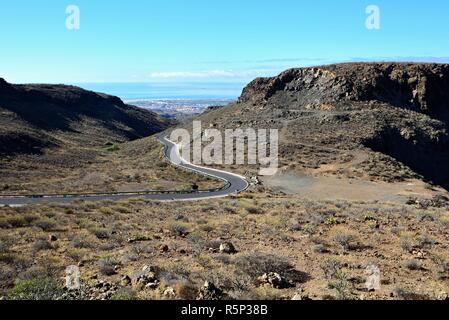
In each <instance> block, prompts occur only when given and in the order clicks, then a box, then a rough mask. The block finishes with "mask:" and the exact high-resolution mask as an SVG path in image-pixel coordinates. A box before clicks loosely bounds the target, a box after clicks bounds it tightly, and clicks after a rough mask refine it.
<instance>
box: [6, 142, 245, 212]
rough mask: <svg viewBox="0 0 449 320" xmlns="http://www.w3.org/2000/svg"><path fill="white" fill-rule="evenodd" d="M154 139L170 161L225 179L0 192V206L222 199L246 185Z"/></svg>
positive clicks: (231, 174) (233, 176) (237, 176)
mask: <svg viewBox="0 0 449 320" xmlns="http://www.w3.org/2000/svg"><path fill="white" fill-rule="evenodd" d="M157 139H158V141H159V142H161V143H162V144H163V145H164V155H165V157H166V158H167V159H168V160H170V162H171V163H172V164H173V165H175V166H177V167H179V168H181V169H185V170H188V171H192V172H196V173H198V174H202V175H205V176H209V177H213V178H216V179H219V180H222V181H224V182H225V185H224V187H222V188H219V189H211V190H204V191H197V192H191V191H185V192H183V191H152V190H149V191H139V192H115V193H86V194H81V193H79V194H47V195H45V194H41V195H29V196H26V195H23V196H22V195H3V196H0V206H5V205H10V206H19V205H28V204H38V203H70V202H72V201H77V200H83V201H105V200H113V201H114V200H124V199H129V198H141V199H146V200H157V201H197V200H203V199H212V198H222V197H226V196H229V195H231V194H235V193H239V192H242V191H244V190H246V189H247V188H248V187H249V184H248V182H247V181H246V179H245V178H244V177H243V176H240V175H237V174H233V173H230V172H226V171H221V170H216V169H211V168H206V167H201V166H197V165H194V164H191V163H189V162H187V161H185V160H184V159H183V158H182V157H181V155H180V153H179V146H178V145H176V144H175V143H173V142H172V141H170V140H168V138H167V137H165V136H163V135H158V136H157Z"/></svg>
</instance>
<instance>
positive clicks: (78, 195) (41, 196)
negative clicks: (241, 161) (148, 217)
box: [0, 139, 231, 199]
mask: <svg viewBox="0 0 449 320" xmlns="http://www.w3.org/2000/svg"><path fill="white" fill-rule="evenodd" d="M158 140H159V139H158ZM159 142H161V143H162V141H160V140H159ZM162 144H163V143H162ZM168 151H169V147H168V146H167V145H166V144H164V156H165V157H166V158H167V159H168V160H170V157H169V155H168V154H167V153H168ZM170 163H171V164H172V165H174V166H176V167H178V168H181V169H183V170H186V171H190V172H195V173H197V174H201V175H203V176H208V177H211V178H214V179H217V180H221V181H223V182H226V183H225V184H224V185H223V186H222V187H220V188H213V189H206V190H142V191H129V192H87V193H86V192H83V193H66V194H58V193H53V194H28V195H27V194H0V199H26V198H32V199H45V198H61V199H65V198H75V199H83V198H86V199H88V198H93V197H108V196H125V197H128V196H145V195H152V194H202V193H215V192H220V191H223V190H226V189H229V188H230V187H231V183H230V182H229V181H227V180H226V179H224V178H221V177H219V176H216V175H213V174H209V173H206V172H202V171H200V170H196V169H193V168H187V167H185V166H183V165H182V164H176V163H174V162H172V161H170Z"/></svg>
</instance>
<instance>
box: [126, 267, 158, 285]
mask: <svg viewBox="0 0 449 320" xmlns="http://www.w3.org/2000/svg"><path fill="white" fill-rule="evenodd" d="M131 284H132V286H133V287H134V288H136V289H139V290H142V289H144V288H146V289H155V288H157V287H158V286H159V280H158V279H157V276H156V272H155V268H153V267H150V266H144V267H143V268H142V271H140V272H138V273H137V274H135V275H134V277H133V278H132V279H131Z"/></svg>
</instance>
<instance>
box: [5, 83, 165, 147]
mask: <svg viewBox="0 0 449 320" xmlns="http://www.w3.org/2000/svg"><path fill="white" fill-rule="evenodd" d="M168 124H169V123H168V122H167V121H165V120H163V119H161V118H160V117H158V116H157V115H156V114H154V113H152V112H149V111H147V110H144V109H140V108H137V107H133V106H129V105H126V104H124V103H123V102H122V101H121V100H120V99H119V98H117V97H113V96H108V95H104V94H100V93H95V92H90V91H86V90H83V89H81V88H77V87H73V86H64V85H12V84H9V83H7V82H6V81H5V80H3V79H0V153H1V154H3V155H8V154H15V153H35V152H39V151H40V150H41V149H42V148H44V147H52V146H58V145H62V143H63V142H62V141H63V140H64V141H66V142H67V141H73V142H75V143H80V144H84V143H86V144H89V145H101V144H102V143H103V144H104V143H105V142H107V141H126V140H132V139H136V138H140V137H144V136H149V135H151V134H153V133H156V132H158V131H161V130H163V129H165V128H166V127H167V126H168ZM62 135H63V136H64V137H63V139H61V136H62ZM70 135H72V136H70Z"/></svg>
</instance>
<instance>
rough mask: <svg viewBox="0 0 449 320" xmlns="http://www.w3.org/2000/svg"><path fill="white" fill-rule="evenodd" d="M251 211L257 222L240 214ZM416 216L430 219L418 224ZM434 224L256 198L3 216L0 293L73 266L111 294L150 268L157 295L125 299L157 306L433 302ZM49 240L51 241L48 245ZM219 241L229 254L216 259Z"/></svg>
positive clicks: (399, 210)
mask: <svg viewBox="0 0 449 320" xmlns="http://www.w3.org/2000/svg"><path fill="white" fill-rule="evenodd" d="M205 207H207V208H208V210H203V209H204V208H205ZM256 207H257V208H259V211H258V212H257V214H252V213H250V212H248V210H247V209H248V208H256ZM424 213H425V214H427V215H431V216H432V217H434V219H424V220H420V222H419V223H418V221H417V220H418V219H419V217H422V214H424ZM446 215H447V212H446V211H445V210H443V209H426V210H423V209H417V208H415V207H412V206H404V205H396V204H386V203H384V204H382V203H351V202H343V201H334V202H331V201H326V202H324V201H321V202H315V201H305V200H300V199H295V198H293V197H271V198H270V199H267V198H266V197H265V195H263V194H258V193H246V194H244V195H240V196H238V197H234V198H229V199H223V200H211V201H207V202H194V203H183V204H182V206H180V205H179V203H154V202H146V201H144V200H139V199H131V200H129V201H124V202H120V203H113V202H103V203H82V202H79V203H76V204H72V205H69V206H60V205H39V206H29V207H22V208H7V207H4V208H0V221H1V222H2V223H1V224H0V244H1V245H0V249H1V250H0V270H1V271H2V277H1V278H0V285H1V290H2V292H3V295H6V293H7V292H8V291H9V290H10V289H11V288H12V287H13V284H14V282H15V281H16V280H21V279H30V278H31V279H34V278H39V277H41V278H42V277H48V276H49V275H52V276H55V277H61V276H63V271H64V269H65V267H67V266H68V265H71V264H74V263H75V264H76V263H81V265H82V267H81V273H82V278H83V279H90V277H91V276H93V275H96V276H98V277H100V278H103V279H105V280H107V281H111V282H113V283H117V284H119V283H120V279H121V277H122V276H123V275H130V276H131V275H133V274H134V273H135V272H136V271H139V270H141V268H142V266H143V265H152V266H155V267H158V269H159V270H162V271H161V273H160V274H161V276H160V280H161V284H160V287H159V288H158V289H156V290H150V291H149V290H148V289H146V290H144V291H142V292H140V291H137V292H135V295H134V293H133V295H131V296H132V297H133V298H146V299H149V298H151V299H162V298H165V297H164V295H163V293H164V290H165V288H167V287H172V288H174V290H175V292H176V293H177V295H178V297H180V298H192V297H193V296H194V293H195V292H197V290H198V288H199V287H200V286H201V285H202V284H203V283H204V281H205V280H209V281H212V282H214V283H215V284H216V285H217V286H219V287H220V288H222V289H223V290H224V291H225V293H226V294H227V295H228V296H229V297H232V298H236V299H243V298H250V299H251V298H264V299H278V298H282V297H291V296H293V295H294V294H295V292H296V290H297V288H299V287H301V288H302V290H303V291H304V292H305V294H307V295H308V296H309V297H311V298H314V299H327V298H329V297H333V298H338V299H348V298H358V297H361V296H363V298H364V299H391V298H401V297H402V298H407V297H409V296H410V294H411V293H414V294H416V295H423V296H426V297H430V298H436V297H440V296H441V293H442V292H449V287H448V283H447V280H446V279H448V278H449V267H448V266H449V256H448V254H447V248H448V245H449V243H448V240H447V239H448V238H447V232H448V229H447V226H446V225H445V224H444V221H445V219H446V218H445V217H446ZM25 217H26V218H25ZM50 221H51V223H49V222H50ZM372 221H376V225H377V227H376V228H373V226H372ZM292 224H294V225H295V227H294V228H292ZM50 234H54V235H56V236H57V239H58V240H57V241H54V242H51V243H50V242H48V241H47V239H48V237H49V235H50ZM404 239H408V241H409V242H408V243H407V245H406V246H405V245H404ZM224 241H229V242H232V243H233V244H234V246H235V247H236V249H237V251H238V252H239V253H238V254H236V255H225V254H220V253H219V252H218V247H219V245H220V243H222V242H224ZM404 247H405V249H406V250H404ZM31 257H33V258H31ZM34 261H37V263H34ZM326 261H329V262H328V263H325V262H326ZM368 264H375V265H377V266H378V267H379V268H380V270H381V277H382V288H381V290H380V291H376V292H370V293H367V292H365V290H364V286H363V283H364V279H365V277H366V275H365V273H364V272H365V267H366V266H367V265H368ZM36 267H39V268H37V269H36ZM270 270H271V271H270ZM266 272H278V273H279V274H281V275H282V276H284V277H285V278H287V279H288V281H289V282H290V283H291V284H292V287H291V288H287V289H283V290H277V289H273V288H268V287H264V288H262V287H258V286H257V284H256V283H255V280H256V279H255V278H256V277H257V276H260V275H262V274H263V273H266ZM4 275H5V276H4ZM6 275H8V276H6ZM398 288H400V289H401V290H402V291H401V290H399V291H398V290H396V291H397V292H396V291H395V289H398ZM123 289H126V287H125V288H123ZM163 289H164V290H163ZM404 292H406V293H407V294H405V293H404ZM0 295H2V294H0ZM125 296H126V295H125Z"/></svg>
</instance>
